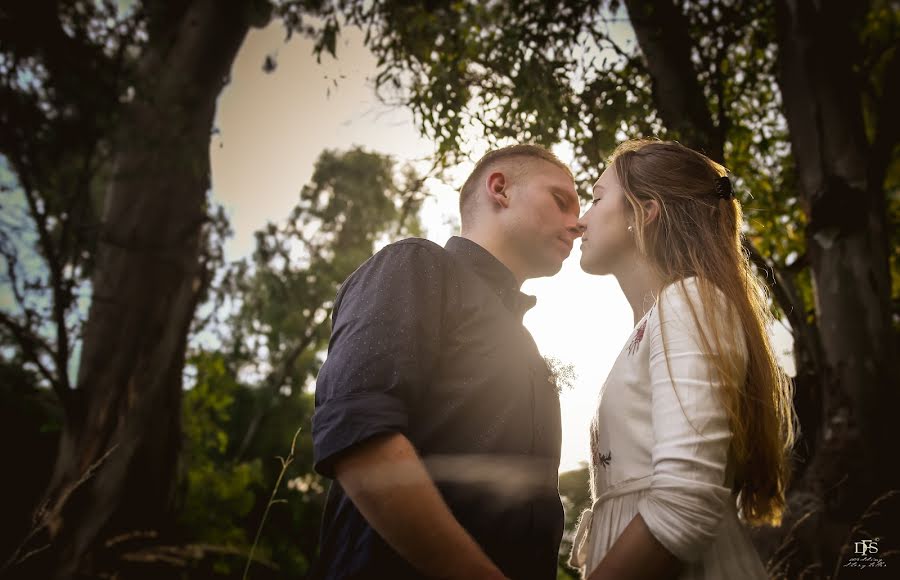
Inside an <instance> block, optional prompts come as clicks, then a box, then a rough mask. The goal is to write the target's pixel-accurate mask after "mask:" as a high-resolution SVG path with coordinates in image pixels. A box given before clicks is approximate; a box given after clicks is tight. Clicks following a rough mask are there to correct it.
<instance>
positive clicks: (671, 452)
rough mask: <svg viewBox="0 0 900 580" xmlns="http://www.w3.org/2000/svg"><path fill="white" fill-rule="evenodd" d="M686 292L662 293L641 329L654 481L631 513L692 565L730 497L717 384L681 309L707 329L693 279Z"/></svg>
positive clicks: (674, 288)
mask: <svg viewBox="0 0 900 580" xmlns="http://www.w3.org/2000/svg"><path fill="white" fill-rule="evenodd" d="M686 290H687V294H688V296H687V297H685V295H684V291H683V290H682V289H681V287H680V285H679V284H677V283H676V284H674V285H671V286H669V287H667V288H666V289H665V290H664V291H663V292H662V293H661V295H660V299H659V302H660V303H659V304H658V305H657V311H656V312H654V313H653V314H652V315H651V320H650V322H649V323H648V325H647V335H648V336H647V338H648V339H649V340H650V344H649V347H650V380H651V383H652V384H651V393H652V403H651V404H652V421H653V436H654V444H653V451H652V469H653V474H652V478H651V483H650V490H649V491H648V492H647V494H645V495H644V497H643V498H641V501H640V502H639V504H638V511H639V512H640V514H641V516H642V517H643V519H644V520H645V522H646V524H647V526H648V527H649V529H650V532H651V533H652V534H653V535H654V537H656V538H657V539H658V540H659V541H660V543H662V544H663V546H665V547H666V549H668V550H669V551H670V552H672V554H674V555H675V556H676V557H678V558H679V559H681V560H683V561H692V560H696V559H698V558H699V557H700V556H701V555H702V553H703V551H704V549H705V548H706V547H707V546H708V545H709V544H710V543H711V541H712V539H713V538H714V537H715V534H716V528H717V527H718V525H719V523H720V521H721V519H722V516H723V513H724V509H725V506H726V502H733V501H734V498H733V497H732V496H731V490H730V489H729V488H728V487H725V486H724V485H723V484H724V483H725V469H726V462H727V460H728V448H729V443H730V441H731V430H730V427H729V423H728V417H727V414H726V410H725V407H724V405H723V404H722V403H721V402H720V400H719V398H717V396H716V391H717V390H718V389H720V388H721V383H720V382H719V381H718V380H717V379H715V378H714V377H715V376H716V375H715V374H714V372H713V369H714V367H713V365H712V361H711V357H710V356H708V355H705V354H703V349H702V348H701V344H702V342H701V339H700V337H699V336H698V332H697V326H696V323H695V322H694V319H693V317H692V315H691V309H690V306H689V304H688V300H690V302H691V303H693V305H694V310H695V311H696V312H697V314H698V315H700V320H701V324H703V325H704V328H708V327H707V326H706V325H707V322H706V318H705V317H704V316H703V313H702V310H701V306H700V300H699V294H698V288H697V282H696V279H688V280H687V281H686ZM719 298H720V304H721V306H722V308H723V312H724V309H725V308H727V306H726V304H727V303H728V302H727V300H726V299H725V297H724V295H722V294H721V293H719ZM735 327H736V328H737V330H736V338H737V344H738V345H739V346H738V349H739V352H740V354H741V357H742V360H743V361H746V346H745V344H744V339H743V333H742V332H740V330H739V328H740V325H733V326H732V328H735ZM663 336H665V343H666V346H667V351H668V363H669V364H668V365H667V364H666V353H665V352H664V350H663ZM742 366H743V365H742ZM673 379H674V381H673ZM673 382H674V386H673ZM676 391H677V395H676ZM692 425H693V427H692ZM695 428H696V430H695ZM698 432H699V434H698Z"/></svg>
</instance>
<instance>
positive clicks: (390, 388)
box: [311, 237, 563, 580]
mask: <svg viewBox="0 0 900 580" xmlns="http://www.w3.org/2000/svg"><path fill="white" fill-rule="evenodd" d="M534 303H535V299H534V297H532V296H528V295H526V294H523V293H522V292H520V291H519V285H518V283H517V282H516V279H515V277H514V276H513V274H512V273H511V272H510V271H509V270H508V269H507V268H506V267H505V266H504V265H503V264H502V263H501V262H500V261H499V260H497V259H496V258H494V256H492V255H491V254H490V253H489V252H487V251H486V250H485V249H483V248H482V247H481V246H479V245H477V244H475V243H474V242H471V241H469V240H467V239H464V238H461V237H453V238H451V239H450V240H449V241H448V242H447V245H446V247H445V248H442V247H440V246H439V245H437V244H434V243H432V242H429V241H427V240H423V239H417V238H412V239H407V240H403V241H400V242H396V243H394V244H391V245H389V246H387V247H385V248H384V249H383V250H381V251H380V252H378V253H377V254H375V256H373V257H372V258H370V259H369V260H368V261H367V262H366V263H364V264H363V265H362V266H360V268H359V269H358V270H357V271H356V272H354V273H353V274H352V275H351V276H350V277H349V278H348V279H347V280H346V281H345V282H344V284H343V285H342V286H341V288H340V290H339V291H338V295H337V298H336V300H335V305H334V310H333V313H332V317H333V318H332V323H333V330H332V335H331V341H330V343H329V347H328V357H327V359H326V361H325V363H324V365H323V366H322V369H321V372H320V373H319V376H318V378H317V381H316V410H315V413H314V415H313V445H314V454H315V469H316V470H317V471H318V472H319V473H321V474H322V475H324V476H326V477H329V478H333V477H334V474H333V471H332V461H333V459H334V458H335V457H336V456H337V455H338V454H340V453H341V452H343V451H346V450H348V449H350V448H352V447H353V446H355V445H357V444H359V443H360V442H362V441H365V440H366V439H369V438H370V437H372V436H375V435H378V434H383V433H402V434H404V435H405V436H406V437H407V438H408V439H409V440H410V441H411V442H412V444H413V445H414V446H415V448H416V450H417V451H418V453H419V455H420V457H421V458H422V460H423V461H424V462H425V465H426V467H427V468H428V470H429V473H430V475H431V477H432V478H433V479H434V481H435V484H436V485H437V487H438V490H439V491H440V492H441V495H442V496H443V498H444V500H445V501H446V502H447V504H448V506H449V507H450V510H451V511H452V512H453V515H454V516H455V517H456V519H457V520H458V521H459V522H460V524H462V526H463V527H464V528H465V529H466V530H467V531H468V532H469V533H470V534H471V535H472V536H473V537H474V539H475V540H476V541H477V542H478V543H479V544H480V545H481V547H482V549H483V550H484V551H485V553H487V555H488V556H489V557H490V558H491V559H492V560H493V561H494V563H496V564H497V565H498V566H499V567H500V568H501V569H502V570H503V571H504V573H505V574H506V575H507V576H508V577H510V578H512V579H513V580H519V579H523V580H525V579H539V580H552V579H554V578H556V568H557V554H558V551H559V544H560V539H561V537H562V532H563V508H562V504H561V502H560V498H559V493H558V491H557V483H558V469H559V454H560V444H561V428H560V410H559V395H558V392H557V389H556V386H555V385H554V384H553V383H552V382H551V376H550V372H549V370H548V368H547V365H546V363H545V362H544V359H543V357H541V355H540V353H539V352H538V350H537V347H536V346H535V344H534V340H533V339H532V337H531V335H530V334H529V333H528V331H527V330H526V329H525V327H524V326H523V325H522V317H523V316H524V314H525V312H526V311H527V310H528V309H529V308H531V307H532V306H534ZM311 577H312V578H335V579H336V578H341V579H344V578H390V579H404V578H424V576H423V575H422V574H420V573H419V572H417V571H415V570H414V569H413V568H412V567H411V566H410V565H409V564H408V563H406V562H405V561H404V560H403V559H402V558H401V557H400V556H399V555H398V554H397V553H396V552H395V551H394V550H393V549H392V548H391V547H390V546H388V544H387V543H386V542H385V541H384V540H382V539H381V537H380V536H379V535H378V534H377V532H375V531H374V530H373V529H372V528H371V527H370V526H369V524H368V523H367V522H366V520H365V519H364V518H363V516H362V515H361V514H360V512H359V511H358V510H357V509H356V507H355V506H354V505H353V503H352V501H350V499H349V498H348V497H347V496H346V495H345V493H344V492H343V490H342V489H341V486H340V484H339V483H338V482H337V481H334V482H333V483H332V485H331V488H330V490H329V492H328V498H327V501H326V506H325V513H324V516H323V525H322V535H321V543H320V556H319V559H318V561H317V562H316V564H315V566H314V568H313V572H312V575H311Z"/></svg>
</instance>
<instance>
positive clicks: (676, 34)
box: [625, 0, 725, 163]
mask: <svg viewBox="0 0 900 580" xmlns="http://www.w3.org/2000/svg"><path fill="white" fill-rule="evenodd" d="M625 6H626V7H627V9H628V17H629V20H630V21H631V25H632V26H633V27H634V33H635V36H637V39H638V44H639V45H640V47H641V52H642V53H643V55H644V60H645V61H646V63H647V70H648V71H649V72H650V77H651V79H652V81H653V99H654V101H655V103H656V105H657V108H658V110H659V116H660V117H661V118H662V120H663V122H664V123H665V125H666V128H667V129H669V130H671V131H674V132H675V133H677V135H678V136H679V138H680V139H682V140H683V141H684V143H685V144H689V145H690V146H691V147H694V148H696V149H698V150H700V151H702V152H703V153H704V154H705V155H707V156H709V157H710V158H711V159H713V160H714V161H718V162H719V163H721V162H722V160H723V157H724V147H725V142H724V138H723V135H722V134H721V131H719V130H718V128H717V127H716V125H715V123H714V122H713V119H712V116H711V115H710V113H709V108H708V107H707V104H706V97H705V96H704V94H703V89H702V87H701V86H700V83H699V81H698V80H697V71H696V69H695V68H694V65H693V63H692V62H691V46H693V42H692V40H691V38H690V35H689V32H688V23H687V18H686V17H685V15H684V14H683V13H682V12H681V10H679V9H678V7H676V6H675V4H674V3H673V2H672V1H671V0H664V1H662V2H653V1H648V0H625Z"/></svg>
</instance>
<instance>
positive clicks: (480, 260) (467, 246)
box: [444, 236, 537, 319]
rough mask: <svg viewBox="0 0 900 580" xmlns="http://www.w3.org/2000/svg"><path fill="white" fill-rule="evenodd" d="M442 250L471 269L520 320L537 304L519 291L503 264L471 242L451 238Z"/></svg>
mask: <svg viewBox="0 0 900 580" xmlns="http://www.w3.org/2000/svg"><path fill="white" fill-rule="evenodd" d="M444 248H445V249H446V250H447V251H448V252H450V253H451V254H453V255H454V256H456V257H458V258H460V259H461V260H462V261H463V262H464V263H465V264H466V265H468V266H469V267H471V268H472V269H473V270H474V271H475V272H476V273H477V274H478V275H479V276H481V277H482V278H483V279H484V280H485V282H487V283H488V284H489V285H490V286H491V288H493V289H494V291H495V292H496V293H497V296H499V297H500V300H501V301H502V302H503V304H504V306H506V307H507V308H508V309H509V310H510V311H512V312H513V313H515V314H516V315H517V316H518V317H519V318H520V319H521V318H522V317H523V316H524V315H525V313H526V312H528V311H529V310H531V308H532V307H534V305H535V304H536V303H537V298H535V297H534V296H531V295H530V294H525V293H523V292H522V291H521V290H519V283H518V281H517V280H516V277H515V275H514V274H513V273H512V272H510V271H509V268H507V267H506V266H504V265H503V262H501V261H500V260H498V259H497V258H496V257H494V255H493V254H491V253H490V252H488V251H487V250H485V249H484V248H482V247H481V246H479V245H478V244H476V243H475V242H473V241H472V240H469V239H466V238H463V237H460V236H453V237H451V238H450V239H449V240H447V244H446V245H445V246H444Z"/></svg>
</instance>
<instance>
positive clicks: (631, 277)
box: [614, 258, 663, 324]
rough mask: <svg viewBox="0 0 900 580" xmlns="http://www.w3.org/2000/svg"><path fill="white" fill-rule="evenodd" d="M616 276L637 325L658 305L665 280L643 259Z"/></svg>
mask: <svg viewBox="0 0 900 580" xmlns="http://www.w3.org/2000/svg"><path fill="white" fill-rule="evenodd" d="M614 275H615V277H616V280H617V281H618V282H619V287H620V288H621V289H622V293H623V294H625V298H626V299H627V300H628V304H630V305H631V311H632V313H633V315H634V324H637V323H638V322H639V321H640V320H641V319H642V318H643V317H644V315H645V314H647V311H648V310H650V308H652V307H653V305H654V304H655V303H656V297H657V295H658V294H659V291H660V290H661V289H662V287H663V278H662V276H661V275H660V274H659V273H658V272H657V271H656V270H655V269H653V268H652V267H650V265H649V264H648V263H647V262H646V260H645V259H642V258H637V259H635V260H633V261H632V262H631V264H630V265H629V266H628V267H627V268H625V269H623V270H622V271H619V272H615V273H614Z"/></svg>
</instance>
